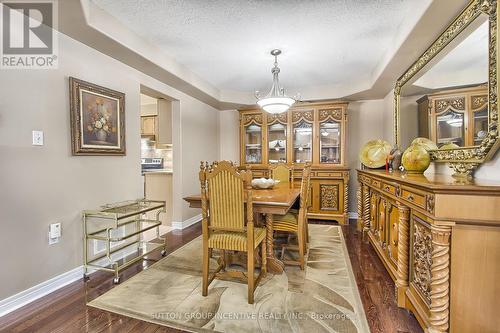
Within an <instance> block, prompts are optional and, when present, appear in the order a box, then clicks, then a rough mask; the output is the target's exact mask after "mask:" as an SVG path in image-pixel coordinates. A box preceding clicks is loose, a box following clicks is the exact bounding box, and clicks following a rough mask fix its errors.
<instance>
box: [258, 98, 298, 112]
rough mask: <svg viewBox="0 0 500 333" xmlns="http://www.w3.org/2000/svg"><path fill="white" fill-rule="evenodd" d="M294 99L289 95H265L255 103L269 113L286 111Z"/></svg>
mask: <svg viewBox="0 0 500 333" xmlns="http://www.w3.org/2000/svg"><path fill="white" fill-rule="evenodd" d="M293 103H295V100H294V99H293V98H290V97H267V98H263V99H261V100H259V101H258V102H257V104H258V105H259V106H260V107H261V108H263V109H264V111H266V112H269V113H282V112H286V111H287V110H288V109H289V108H290V106H292V105H293Z"/></svg>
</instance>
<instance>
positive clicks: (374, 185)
mask: <svg viewBox="0 0 500 333" xmlns="http://www.w3.org/2000/svg"><path fill="white" fill-rule="evenodd" d="M381 184H382V183H381V182H380V180H378V179H372V182H371V185H372V187H375V188H380V185H381Z"/></svg>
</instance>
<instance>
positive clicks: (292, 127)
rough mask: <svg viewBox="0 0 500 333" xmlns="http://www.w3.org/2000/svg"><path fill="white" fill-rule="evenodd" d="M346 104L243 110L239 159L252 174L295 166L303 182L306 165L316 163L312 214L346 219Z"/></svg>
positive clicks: (298, 182) (263, 175) (328, 103)
mask: <svg viewBox="0 0 500 333" xmlns="http://www.w3.org/2000/svg"><path fill="white" fill-rule="evenodd" d="M347 105H348V104H347V103H344V102H321V103H298V104H296V105H295V106H294V107H292V108H290V110H288V111H287V112H284V113H281V114H268V113H266V112H264V111H262V110H260V109H255V108H249V109H242V110H240V154H241V155H240V161H241V166H242V167H243V166H246V165H250V166H251V168H252V171H253V175H254V177H256V178H258V177H268V176H269V165H270V164H272V163H278V162H284V163H287V164H288V165H292V164H293V167H294V181H295V183H296V184H297V186H300V179H301V175H302V167H303V165H304V163H306V162H310V163H312V169H311V184H312V191H311V194H310V195H311V205H312V206H311V209H310V210H309V213H308V217H310V218H319V219H327V220H336V221H338V222H340V223H347V222H348V212H347V203H348V199H347V197H348V181H349V168H348V167H347V161H346V138H347V112H346V111H347Z"/></svg>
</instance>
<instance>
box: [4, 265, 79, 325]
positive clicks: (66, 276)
mask: <svg viewBox="0 0 500 333" xmlns="http://www.w3.org/2000/svg"><path fill="white" fill-rule="evenodd" d="M82 278H83V266H79V267H77V268H75V269H72V270H70V271H68V272H66V273H63V274H61V275H58V276H56V277H53V278H52V279H50V280H47V281H45V282H42V283H40V284H37V285H36V286H34V287H31V288H29V289H26V290H24V291H21V292H20V293H17V294H15V295H13V296H10V297H8V298H6V299H3V300H0V317H2V316H5V315H6V314H8V313H10V312H12V311H14V310H17V309H19V308H20V307H22V306H24V305H26V304H28V303H31V302H33V301H35V300H37V299H39V298H40V297H43V296H45V295H47V294H50V293H51V292H54V291H56V290H57V289H59V288H62V287H64V286H66V285H68V284H70V283H72V282H75V281H76V280H78V279H82Z"/></svg>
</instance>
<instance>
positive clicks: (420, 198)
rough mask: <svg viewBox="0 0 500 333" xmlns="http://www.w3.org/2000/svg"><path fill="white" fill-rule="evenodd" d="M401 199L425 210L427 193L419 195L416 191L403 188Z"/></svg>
mask: <svg viewBox="0 0 500 333" xmlns="http://www.w3.org/2000/svg"><path fill="white" fill-rule="evenodd" d="M401 198H403V199H404V200H406V201H408V202H410V203H412V204H414V205H416V206H418V207H420V208H423V209H425V193H418V192H416V191H415V190H413V189H412V190H410V189H408V188H406V187H404V186H403V187H401Z"/></svg>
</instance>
